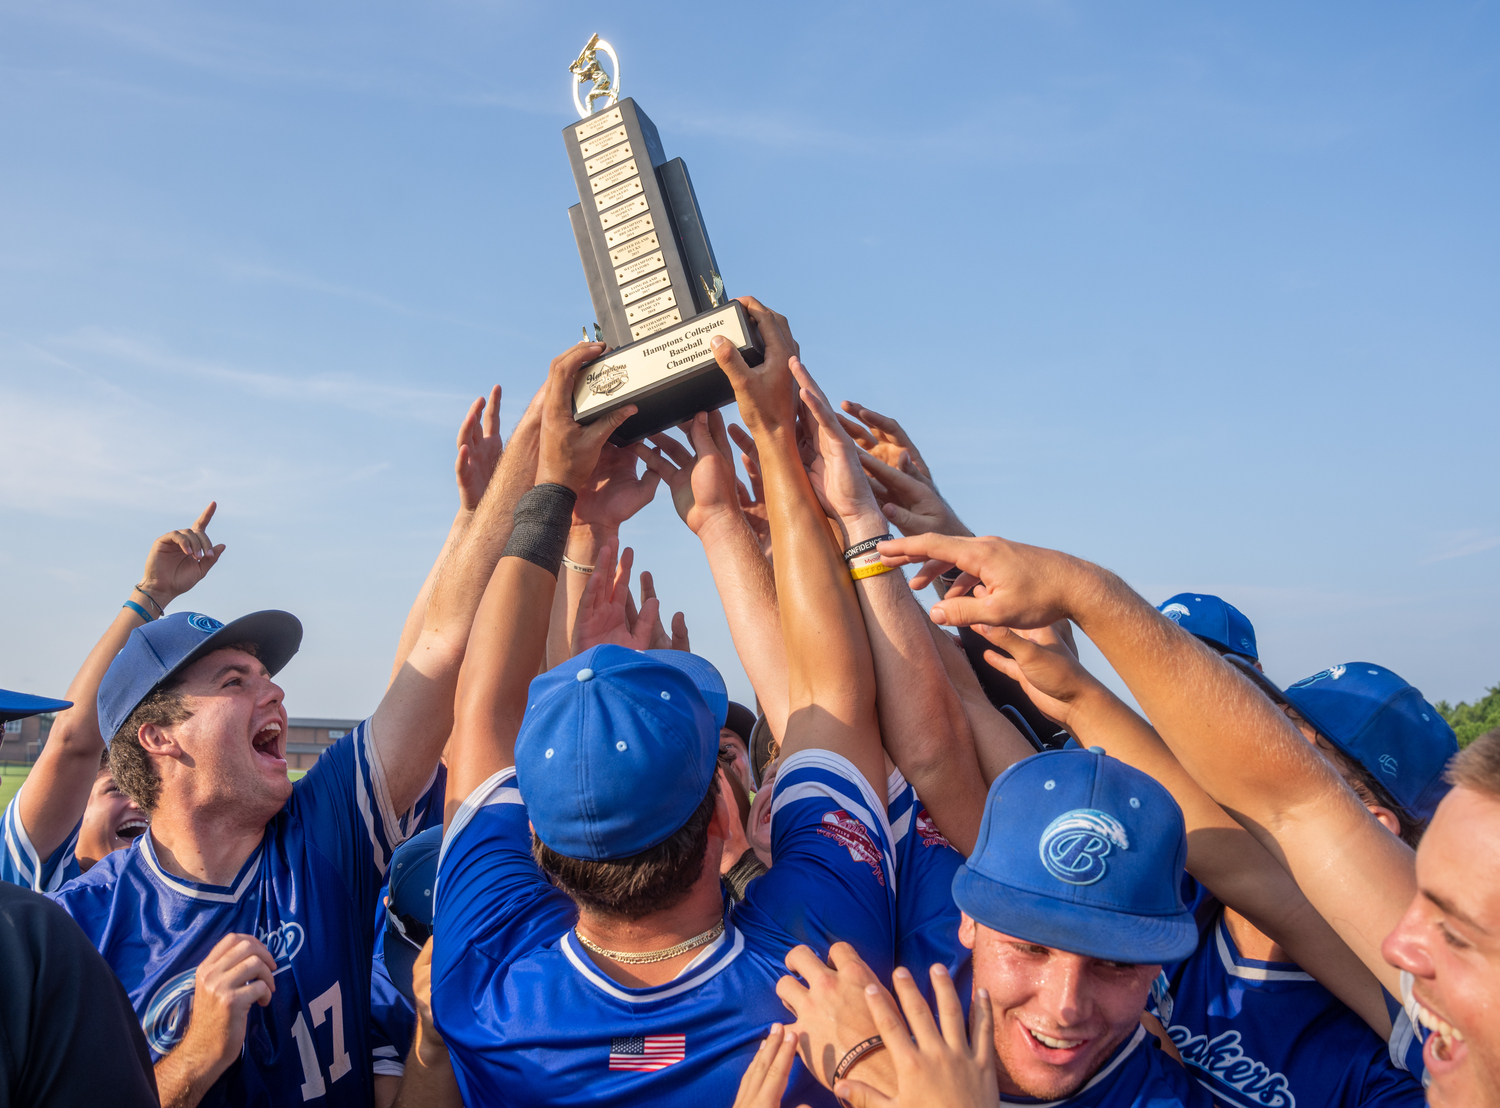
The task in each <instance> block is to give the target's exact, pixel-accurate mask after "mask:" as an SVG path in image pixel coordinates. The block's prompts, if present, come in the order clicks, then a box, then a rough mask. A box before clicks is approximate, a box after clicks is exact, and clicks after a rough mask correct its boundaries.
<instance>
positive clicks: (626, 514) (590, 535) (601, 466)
mask: <svg viewBox="0 0 1500 1108" xmlns="http://www.w3.org/2000/svg"><path fill="white" fill-rule="evenodd" d="M639 462H640V460H639V459H638V458H637V457H636V456H635V453H634V452H633V451H631V450H628V449H625V448H623V447H619V446H615V445H614V444H613V443H605V444H604V449H603V450H601V451H600V452H599V462H598V464H597V465H596V466H595V467H594V471H593V472H592V473H590V474H589V475H588V478H587V479H586V480H585V481H584V482H583V485H582V486H581V488H580V489H579V492H578V503H577V504H575V505H574V506H573V524H572V527H571V528H570V529H569V531H568V545H567V548H566V550H564V551H563V553H564V556H565V557H564V561H563V569H562V571H561V572H560V574H559V575H558V589H557V598H556V600H555V601H554V602H553V606H552V630H551V632H550V633H549V635H548V643H547V664H548V666H549V667H550V666H555V665H557V664H558V663H559V662H562V661H565V660H566V659H568V658H569V657H571V656H572V652H571V650H570V644H571V643H572V641H573V626H574V623H575V621H576V620H577V618H578V605H579V602H580V601H581V600H582V598H583V591H584V586H585V585H587V584H588V579H589V574H588V573H587V572H586V570H579V569H574V568H573V566H585V567H587V566H592V565H594V564H595V563H596V562H598V561H599V557H600V553H601V552H602V551H603V550H604V548H605V546H606V545H608V544H609V543H611V542H613V543H615V544H616V548H617V549H618V544H619V538H620V526H621V525H622V524H623V523H624V522H625V521H626V520H628V519H630V518H631V517H632V516H633V515H635V514H636V513H637V512H639V511H640V510H641V509H642V508H644V507H645V506H646V505H647V504H650V503H651V501H652V499H653V498H654V497H655V496H656V489H657V486H659V485H660V484H661V478H660V477H659V476H658V475H657V474H656V473H655V472H653V471H652V470H650V469H647V470H645V471H644V472H642V471H641V466H640V464H639ZM570 562H571V563H572V565H569V563H570Z"/></svg>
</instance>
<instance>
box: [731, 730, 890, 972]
mask: <svg viewBox="0 0 1500 1108" xmlns="http://www.w3.org/2000/svg"><path fill="white" fill-rule="evenodd" d="M775 789H776V793H775V798H774V799H773V800H772V802H771V857H772V859H773V864H772V866H771V869H770V872H769V873H766V874H764V875H763V876H761V877H758V878H756V879H755V880H754V881H752V882H751V883H750V886H749V887H748V888H747V889H746V890H745V900H744V901H743V902H742V903H741V904H740V905H739V907H738V908H737V909H736V910H735V922H736V924H737V925H738V926H740V927H742V928H744V929H745V930H757V929H758V930H761V931H763V933H765V934H766V936H767V938H768V939H771V940H774V941H776V942H778V943H779V944H781V945H784V946H785V947H786V948H788V949H790V948H791V947H793V946H795V945H797V944H798V943H806V944H807V945H808V946H810V947H812V948H813V949H814V950H815V951H817V952H818V954H819V956H820V957H826V956H827V954H828V948H829V947H831V946H832V945H833V944H834V943H836V942H846V943H849V944H850V945H852V946H853V947H854V949H855V950H856V951H858V952H859V956H860V957H861V958H863V959H864V960H865V961H866V962H868V963H869V965H870V968H871V969H873V970H874V971H875V972H876V973H877V974H878V975H879V976H880V977H882V978H885V979H889V978H890V975H891V972H892V971H893V970H894V969H895V947H896V942H895V926H896V924H895V921H896V879H897V874H896V861H895V854H894V850H893V848H892V846H891V830H890V825H889V823H888V822H887V820H886V804H885V798H884V797H879V796H877V795H876V794H875V791H874V790H873V789H872V788H871V787H870V785H869V782H867V781H866V780H865V779H864V775H863V774H861V773H860V772H859V770H857V769H856V768H855V767H854V765H853V763H851V762H850V761H849V760H848V759H846V758H843V757H841V756H840V755H838V754H834V753H832V752H830V751H826V750H801V751H798V752H797V753H796V754H794V755H792V756H791V757H790V758H788V759H787V761H786V763H785V764H784V765H783V766H782V767H781V769H780V770H779V771H778V772H777V774H776V785H775Z"/></svg>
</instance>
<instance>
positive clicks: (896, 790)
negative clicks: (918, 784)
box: [885, 768, 907, 808]
mask: <svg viewBox="0 0 1500 1108" xmlns="http://www.w3.org/2000/svg"><path fill="white" fill-rule="evenodd" d="M906 785H907V781H906V775H905V774H903V773H902V772H901V770H900V769H899V768H897V769H893V770H891V772H890V773H889V774H887V775H886V779H885V804H886V807H887V808H889V807H890V806H891V805H892V804H894V803H896V801H897V799H898V798H899V797H900V796H901V794H902V793H904V792H905V791H906Z"/></svg>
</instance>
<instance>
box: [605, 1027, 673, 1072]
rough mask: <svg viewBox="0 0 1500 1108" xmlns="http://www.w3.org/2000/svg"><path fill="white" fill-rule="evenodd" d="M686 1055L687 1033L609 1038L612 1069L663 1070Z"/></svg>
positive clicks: (610, 1065) (610, 1066)
mask: <svg viewBox="0 0 1500 1108" xmlns="http://www.w3.org/2000/svg"><path fill="white" fill-rule="evenodd" d="M686 1057H687V1036H686V1035H629V1036H627V1037H625V1038H623V1039H611V1040H609V1068H610V1069H612V1070H662V1069H666V1068H667V1067H668V1066H670V1065H671V1064H672V1063H673V1062H680V1061H682V1060H683V1059H684V1058H686Z"/></svg>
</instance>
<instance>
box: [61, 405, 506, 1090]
mask: <svg viewBox="0 0 1500 1108" xmlns="http://www.w3.org/2000/svg"><path fill="white" fill-rule="evenodd" d="M534 429H535V421H534V420H533V421H531V422H528V421H527V420H526V419H524V418H523V420H522V423H521V425H520V426H519V427H518V428H517V431H516V434H515V436H514V438H513V440H512V443H511V448H510V449H509V450H507V451H506V452H505V457H504V459H503V460H502V462H501V467H500V470H499V472H498V474H497V476H496V478H495V479H494V480H492V481H490V482H489V488H488V490H487V491H486V493H485V496H484V499H483V501H482V502H481V503H480V505H479V508H478V510H477V511H476V512H475V514H474V520H473V523H472V524H471V525H470V526H469V527H468V529H467V531H466V532H465V534H464V535H463V536H462V538H461V539H460V540H459V541H457V542H456V543H454V544H453V545H452V546H451V548H449V549H448V550H447V552H446V554H445V555H444V558H443V565H442V567H441V570H440V571H439V572H438V574H437V575H436V579H435V581H434V583H433V585H432V591H431V595H430V599H428V601H427V603H426V606H425V610H424V613H423V617H422V622H421V629H420V633H419V634H418V635H417V636H416V641H415V644H414V645H413V646H412V649H411V650H410V653H409V655H408V656H407V658H406V661H405V662H404V664H402V665H401V667H400V670H399V672H398V673H397V675H396V676H395V679H394V680H393V681H392V682H391V684H390V687H389V688H388V689H387V691H386V694H385V696H384V698H383V699H382V700H381V702H380V705H379V707H377V708H376V710H375V713H374V714H373V715H372V716H371V717H370V718H369V719H367V720H365V721H364V722H362V723H361V724H360V725H359V726H358V727H356V728H355V729H354V730H353V731H351V732H350V733H349V734H348V735H346V736H345V737H344V738H342V739H340V740H339V741H338V742H337V743H335V744H334V745H333V746H332V747H330V748H329V749H328V750H326V751H325V752H324V753H323V755H322V756H321V757H320V758H319V759H318V761H317V763H316V764H315V765H314V766H313V768H312V769H311V770H310V771H308V773H307V775H306V776H304V777H303V778H301V779H300V780H298V781H297V782H296V783H295V784H293V783H292V782H291V781H290V780H289V779H288V776H287V763H286V756H285V755H286V738H287V713H286V707H285V705H284V703H283V698H282V691H281V689H280V687H278V686H277V685H276V684H275V682H274V681H273V680H272V678H273V677H274V676H275V675H276V673H277V672H278V671H279V670H280V669H281V668H282V667H283V666H284V665H286V663H287V662H288V661H289V660H290V659H291V657H292V656H293V655H294V654H295V653H296V651H297V648H298V646H299V645H300V642H301V638H302V626H301V624H300V623H299V622H298V621H297V620H296V619H295V618H294V617H292V616H291V615H289V614H287V613H285V612H278V611H267V612H256V613H253V614H251V615H248V616H244V617H242V618H240V619H237V620H234V621H233V622H231V623H229V624H221V623H220V622H219V621H217V620H215V619H212V618H210V617H208V616H205V615H201V614H198V613H186V612H183V613H177V614H174V615H171V616H168V617H166V618H165V619H160V620H156V621H154V622H151V623H148V624H146V625H145V626H144V627H140V628H137V629H136V630H135V631H134V632H132V633H131V634H130V637H129V639H128V640H127V641H126V643H125V645H124V648H123V649H122V650H121V651H120V652H119V654H118V655H117V656H116V657H115V658H114V660H113V661H112V662H111V663H110V664H109V669H108V672H107V673H106V674H105V676H104V680H103V682H102V683H101V685H100V688H99V698H98V699H99V718H100V721H101V725H102V726H101V731H102V733H103V734H105V735H107V736H109V737H110V764H111V767H112V768H113V770H114V775H115V779H116V780H117V781H118V782H120V784H121V786H122V787H123V788H124V789H125V790H126V791H127V792H128V793H129V794H130V795H131V797H132V798H133V799H134V800H135V801H136V803H137V804H139V805H140V807H141V808H142V810H143V811H145V812H146V813H147V814H148V815H149V816H150V818H151V828H150V831H149V832H148V833H147V834H145V835H143V836H141V837H140V838H139V839H138V840H137V841H136V843H135V844H134V845H133V846H132V847H131V848H130V849H129V850H125V851H119V852H117V853H115V854H112V855H110V856H109V857H108V858H106V859H105V860H104V861H103V862H101V863H99V864H98V865H96V866H95V867H94V868H93V869H92V870H90V871H89V872H88V873H87V874H85V875H84V876H83V877H81V878H79V879H78V880H76V881H74V882H72V883H70V884H69V885H67V886H66V887H64V888H63V889H62V890H61V891H60V892H59V893H57V894H55V899H56V900H57V901H58V902H59V903H60V904H62V905H63V907H64V908H66V909H67V910H68V912H69V913H70V914H71V915H72V916H73V918H74V919H75V920H76V921H77V922H78V923H79V925H80V926H81V927H82V928H83V930H84V932H85V933H86V934H87V935H88V936H89V938H90V939H91V940H92V941H93V942H94V945H95V946H96V947H98V949H99V950H100V952H101V953H102V954H103V955H104V957H105V959H106V960H107V961H108V962H109V963H110V965H111V966H112V967H113V969H114V970H115V973H116V974H117V975H118V976H119V978H120V980H121V981H122V982H123V983H124V985H125V988H126V991H127V992H128V994H129V996H130V1000H131V1004H132V1005H133V1006H134V1008H135V1012H136V1014H137V1016H138V1017H139V1018H140V1020H141V1023H142V1026H143V1027H144V1029H145V1032H146V1039H147V1043H148V1045H149V1046H150V1048H151V1056H152V1059H153V1061H154V1063H155V1067H156V1078H157V1084H158V1086H159V1087H160V1090H161V1094H162V1102H163V1103H164V1104H170V1105H174V1106H185V1108H191V1106H193V1105H196V1104H199V1103H209V1104H232V1105H272V1104H275V1105H283V1104H297V1103H302V1102H303V1101H310V1100H317V1101H319V1102H320V1103H324V1104H335V1105H359V1106H360V1108H363V1106H365V1105H367V1104H368V1103H369V1102H370V1079H369V1067H368V1065H367V1062H366V1060H367V1059H368V1057H369V1045H368V1042H367V1035H368V1028H369V1020H370V1012H369V988H370V960H371V944H372V942H373V921H374V918H375V898H376V895H377V893H378V890H379V888H380V884H381V876H382V874H383V873H384V870H385V868H386V863H387V860H388V858H389V856H390V852H391V851H392V850H393V849H394V848H395V847H396V846H397V845H398V844H399V843H400V842H401V841H402V839H404V838H405V837H406V836H407V835H408V834H409V833H410V832H411V830H412V826H411V824H412V815H413V813H412V811H411V809H412V806H413V804H414V803H415V802H416V801H417V800H418V799H419V798H420V797H422V796H423V795H424V792H425V790H426V789H427V788H428V786H429V784H430V782H431V781H432V779H433V775H434V771H435V770H436V768H437V764H438V758H439V754H440V752H441V750H442V747H443V743H444V741H445V740H446V739H447V736H448V733H449V730H450V729H451V725H452V718H453V717H452V713H453V694H454V687H455V685H456V682H457V679H458V670H459V666H460V663H461V662H462V659H463V654H464V648H465V645H466V643H467V641H468V634H469V627H470V624H471V623H472V621H473V616H474V610H475V607H476V606H477V604H478V602H479V598H480V596H481V595H482V594H483V591H484V584H485V582H486V581H487V580H488V579H489V574H490V571H491V570H492V569H493V567H494V564H495V561H496V560H497V559H498V557H499V553H500V549H501V547H502V546H503V544H504V541H505V538H506V536H507V534H508V532H509V530H510V526H511V513H512V510H513V508H514V497H513V496H512V490H514V489H516V488H528V487H530V485H531V483H532V479H533V478H532V467H534V465H535V453H534V448H535V438H534V435H533V432H534Z"/></svg>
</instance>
